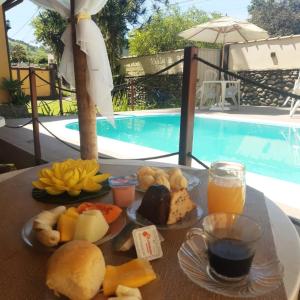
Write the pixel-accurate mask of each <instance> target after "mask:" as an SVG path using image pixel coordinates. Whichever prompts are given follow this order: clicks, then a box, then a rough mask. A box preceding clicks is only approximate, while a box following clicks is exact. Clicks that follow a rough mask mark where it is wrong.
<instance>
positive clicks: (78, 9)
mask: <svg viewBox="0 0 300 300" xmlns="http://www.w3.org/2000/svg"><path fill="white" fill-rule="evenodd" d="M0 1H2V0H0ZM32 2H34V3H36V4H37V5H39V6H42V7H44V8H47V9H52V10H55V11H57V12H58V13H59V14H60V15H61V16H62V17H64V18H69V17H70V1H69V0H51V1H49V0H32ZM106 2H107V0H75V15H79V16H80V15H82V16H83V18H80V20H79V21H78V23H77V24H76V43H77V45H79V46H80V49H81V50H82V51H83V52H85V54H86V57H87V66H88V74H87V90H88V93H89V96H90V98H91V100H92V101H93V102H94V103H95V104H96V105H97V106H98V107H99V108H100V112H101V114H102V115H103V116H105V117H107V118H108V120H109V121H110V122H111V123H112V124H113V123H114V119H113V106H112V99H111V91H112V89H113V80H112V74H111V69H110V65H109V60H108V56H107V51H106V47H105V43H104V39H103V36H102V34H101V32H100V30H99V28H98V26H97V25H96V24H95V22H94V21H93V20H92V19H90V18H88V17H86V16H90V15H94V14H96V13H98V12H99V11H100V10H101V9H102V8H103V7H104V5H105V4H106ZM61 39H62V41H63V43H64V45H65V48H64V52H63V55H62V59H61V63H60V66H59V73H60V74H61V75H62V76H63V77H64V78H65V79H66V80H67V81H68V82H69V83H70V85H71V86H73V87H74V86H75V77H74V60H73V49H72V36H71V26H70V25H68V26H67V29H66V31H65V32H64V33H63V35H62V37H61Z"/></svg>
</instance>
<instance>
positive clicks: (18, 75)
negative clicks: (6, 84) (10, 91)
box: [16, 68, 21, 81]
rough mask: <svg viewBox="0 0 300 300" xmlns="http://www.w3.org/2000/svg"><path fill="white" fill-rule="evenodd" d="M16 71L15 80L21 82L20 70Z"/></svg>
mask: <svg viewBox="0 0 300 300" xmlns="http://www.w3.org/2000/svg"><path fill="white" fill-rule="evenodd" d="M16 71H17V79H18V80H19V81H21V75H20V69H19V68H16Z"/></svg>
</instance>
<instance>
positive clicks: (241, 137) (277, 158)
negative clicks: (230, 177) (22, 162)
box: [66, 114, 300, 184]
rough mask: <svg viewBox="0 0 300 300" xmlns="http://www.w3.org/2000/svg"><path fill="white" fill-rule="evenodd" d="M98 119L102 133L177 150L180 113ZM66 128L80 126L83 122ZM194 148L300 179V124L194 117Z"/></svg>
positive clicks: (203, 156)
mask: <svg viewBox="0 0 300 300" xmlns="http://www.w3.org/2000/svg"><path fill="white" fill-rule="evenodd" d="M115 123H116V128H113V127H112V126H111V125H110V124H109V123H108V122H107V121H106V120H104V119H97V134H98V135H99V136H100V135H101V136H103V137H108V138H111V139H116V140H120V141H123V142H128V143H131V144H136V145H141V146H145V147H149V148H154V149H157V150H162V151H165V152H176V151H178V143H179V127H180V115H179V114H168V115H166V114H164V115H148V116H126V117H116V119H115ZM66 127H67V128H70V129H74V130H78V123H77V122H76V123H70V124H67V125H66ZM193 154H194V155H195V156H196V157H197V158H199V159H200V160H203V161H209V162H212V161H215V160H230V161H238V162H242V163H244V164H245V165H246V169H247V171H250V172H254V173H257V174H261V175H265V176H270V177H274V178H278V179H283V180H287V181H290V182H294V183H299V184H300V128H296V127H295V128H294V127H285V126H277V125H266V124H257V123H250V122H238V121H228V120H221V119H212V118H205V117H202V116H201V117H199V116H196V117H195V128H194V142H193Z"/></svg>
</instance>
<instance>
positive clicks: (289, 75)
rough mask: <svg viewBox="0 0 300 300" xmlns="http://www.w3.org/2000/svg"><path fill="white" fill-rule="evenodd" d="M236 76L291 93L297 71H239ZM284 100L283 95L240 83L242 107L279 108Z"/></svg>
mask: <svg viewBox="0 0 300 300" xmlns="http://www.w3.org/2000/svg"><path fill="white" fill-rule="evenodd" d="M238 74H240V75H241V76H244V77H247V78H250V79H252V80H255V81H258V82H260V83H262V84H265V85H267V86H272V87H276V88H277V89H279V90H282V91H290V92H292V90H293V87H294V83H295V80H296V79H297V78H298V74H299V70H298V69H293V70H268V71H240V72H238ZM285 99H286V97H285V96H283V95H279V94H275V93H273V92H272V91H269V90H267V89H263V88H260V87H256V86H254V85H250V84H247V83H246V84H245V83H244V82H243V81H241V104H242V105H263V106H281V105H282V104H283V102H284V101H285Z"/></svg>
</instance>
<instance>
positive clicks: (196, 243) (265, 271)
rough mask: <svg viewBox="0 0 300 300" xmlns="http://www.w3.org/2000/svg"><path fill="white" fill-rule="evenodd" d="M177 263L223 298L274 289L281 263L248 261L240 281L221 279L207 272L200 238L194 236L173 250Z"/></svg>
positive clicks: (276, 284)
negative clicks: (250, 263)
mask: <svg viewBox="0 0 300 300" xmlns="http://www.w3.org/2000/svg"><path fill="white" fill-rule="evenodd" d="M177 257H178V261H179V265H180V267H181V269H182V271H183V272H184V273H185V274H186V275H187V277H188V278H189V279H190V280H192V281H193V282H194V283H195V284H197V285H199V286H200V287H202V288H205V289H206V290H208V291H210V292H213V293H217V294H221V295H223V296H227V297H242V298H250V297H258V296H261V295H263V294H266V293H269V292H271V291H273V290H275V289H276V288H278V287H279V286H280V285H281V283H282V277H283V266H282V265H281V263H280V262H279V261H278V260H274V261H267V262H265V263H260V264H255V263H253V264H252V267H251V269H250V272H249V275H248V276H247V277H246V278H245V279H244V280H242V281H238V282H225V281H219V280H218V279H216V278H215V277H214V276H213V275H212V274H211V272H210V268H209V263H208V257H207V252H206V249H205V246H204V243H203V241H202V240H201V239H200V238H197V237H194V238H192V239H190V240H187V241H185V242H184V243H183V244H182V245H181V247H180V249H179V251H178V253H177Z"/></svg>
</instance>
